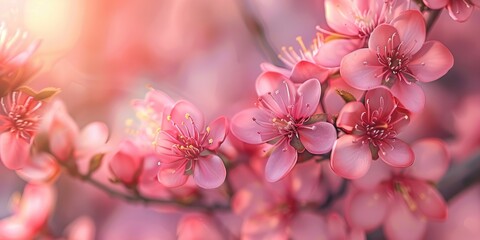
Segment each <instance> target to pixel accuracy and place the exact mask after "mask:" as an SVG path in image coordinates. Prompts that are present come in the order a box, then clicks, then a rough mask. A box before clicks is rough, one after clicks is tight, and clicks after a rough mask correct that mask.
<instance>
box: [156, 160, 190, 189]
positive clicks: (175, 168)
mask: <svg viewBox="0 0 480 240" xmlns="http://www.w3.org/2000/svg"><path fill="white" fill-rule="evenodd" d="M186 164H187V162H186V161H178V162H177V163H166V164H165V163H162V164H160V167H159V169H158V173H157V178H158V181H159V182H160V183H161V184H163V185H164V186H165V187H171V188H173V187H179V186H182V185H184V184H185V183H186V182H187V179H188V175H185V167H186V166H185V165H186Z"/></svg>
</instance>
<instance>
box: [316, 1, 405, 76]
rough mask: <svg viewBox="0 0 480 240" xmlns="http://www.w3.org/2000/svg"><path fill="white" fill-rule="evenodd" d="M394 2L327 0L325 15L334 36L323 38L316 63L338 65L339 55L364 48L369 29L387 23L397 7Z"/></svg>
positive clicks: (370, 31)
mask: <svg viewBox="0 0 480 240" xmlns="http://www.w3.org/2000/svg"><path fill="white" fill-rule="evenodd" d="M394 2H395V1H391V0H388V1H385V0H365V1H352V0H326V1H325V18H326V21H327V25H328V26H329V27H330V28H331V29H332V31H328V30H325V29H322V28H318V29H319V31H321V32H324V33H327V34H330V35H331V36H332V38H333V39H331V40H329V41H326V42H325V44H324V45H322V46H321V47H320V48H319V49H318V54H317V55H315V59H316V62H318V63H319V64H320V65H322V66H325V67H338V66H340V62H341V60H342V58H343V57H344V56H345V55H347V54H348V53H350V52H353V51H355V50H357V49H359V48H363V47H364V45H365V43H366V42H367V41H368V38H369V37H370V34H371V33H372V31H373V30H374V29H375V28H376V27H377V26H378V25H380V24H382V23H385V22H388V21H389V19H391V18H392V16H393V15H394V13H395V10H397V9H399V6H400V5H398V4H395V3H394ZM398 2H401V1H398Z"/></svg>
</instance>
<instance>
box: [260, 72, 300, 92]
mask: <svg viewBox="0 0 480 240" xmlns="http://www.w3.org/2000/svg"><path fill="white" fill-rule="evenodd" d="M284 81H287V82H289V90H290V93H291V94H292V96H293V95H294V93H292V91H295V87H293V83H291V82H290V81H289V80H288V78H287V77H286V76H284V75H282V74H280V73H278V72H264V73H262V74H260V76H258V78H257V80H256V82H255V89H256V90H257V95H258V96H263V95H265V94H268V93H273V92H275V91H277V90H278V89H279V88H281V87H282V85H283V84H284Z"/></svg>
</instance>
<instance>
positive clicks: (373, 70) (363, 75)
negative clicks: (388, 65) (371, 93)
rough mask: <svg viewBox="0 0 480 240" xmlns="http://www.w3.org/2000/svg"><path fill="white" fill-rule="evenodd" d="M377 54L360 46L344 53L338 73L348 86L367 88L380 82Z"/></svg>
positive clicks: (380, 67)
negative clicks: (346, 53)
mask: <svg viewBox="0 0 480 240" xmlns="http://www.w3.org/2000/svg"><path fill="white" fill-rule="evenodd" d="M382 72H383V66H381V65H380V63H379V62H378V59H377V55H376V54H375V53H374V52H372V51H370V49H368V48H362V49H359V50H356V51H354V52H352V53H349V54H348V55H346V56H345V57H344V58H343V60H342V63H341V64H340V74H341V75H342V77H343V79H344V80H345V82H346V83H348V84H349V85H350V86H352V87H354V88H357V89H360V90H368V89H371V88H374V87H377V86H379V85H381V84H382V77H381V74H382Z"/></svg>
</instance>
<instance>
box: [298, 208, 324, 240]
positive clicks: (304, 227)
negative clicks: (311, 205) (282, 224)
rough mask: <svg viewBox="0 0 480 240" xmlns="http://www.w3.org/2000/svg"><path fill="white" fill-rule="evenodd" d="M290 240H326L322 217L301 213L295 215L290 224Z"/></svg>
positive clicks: (310, 213)
mask: <svg viewBox="0 0 480 240" xmlns="http://www.w3.org/2000/svg"><path fill="white" fill-rule="evenodd" d="M290 229H291V234H290V238H291V239H298V240H301V239H311V238H312V237H313V236H315V238H317V239H328V232H327V224H326V222H325V220H324V219H323V217H321V216H320V215H318V214H314V213H312V212H308V211H303V212H300V213H298V214H296V215H295V216H294V217H293V219H292V221H291V223H290Z"/></svg>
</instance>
